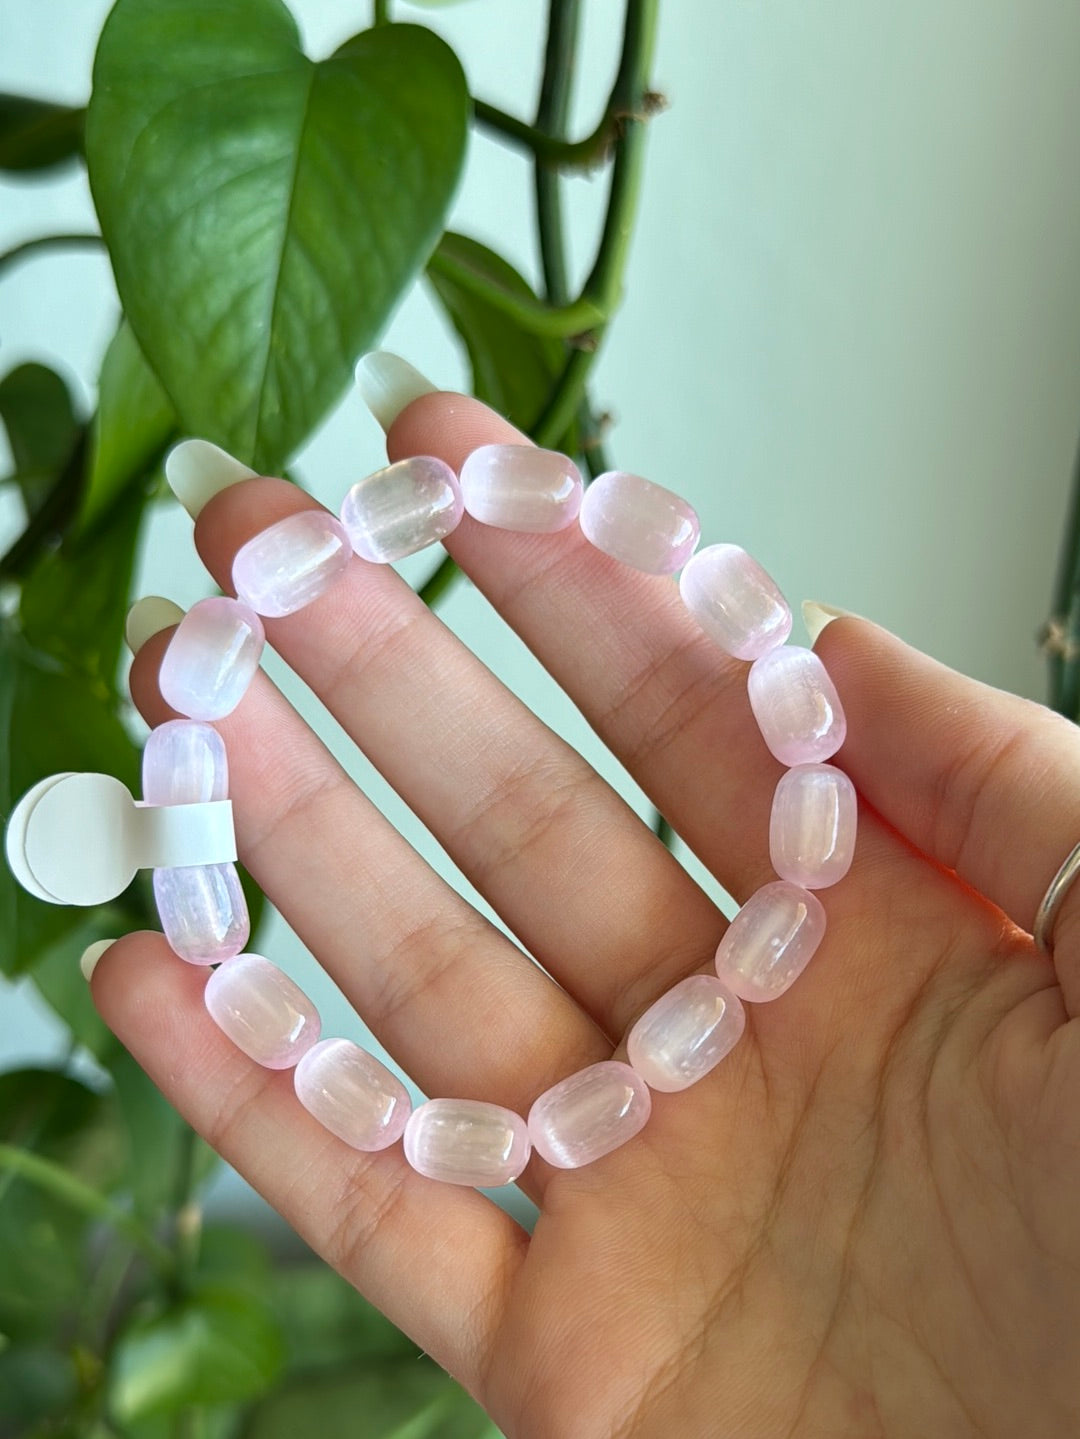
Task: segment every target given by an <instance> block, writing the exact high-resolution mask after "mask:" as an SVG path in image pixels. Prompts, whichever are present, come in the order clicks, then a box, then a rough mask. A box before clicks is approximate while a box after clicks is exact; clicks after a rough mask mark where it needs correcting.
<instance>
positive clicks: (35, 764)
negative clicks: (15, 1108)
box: [0, 627, 140, 974]
mask: <svg viewBox="0 0 1080 1439" xmlns="http://www.w3.org/2000/svg"><path fill="white" fill-rule="evenodd" d="M138 769H139V756H138V750H137V749H136V747H135V745H134V744H133V743H132V741H131V740H130V739H129V737H128V735H127V733H126V732H125V730H124V727H123V725H122V724H121V723H120V720H119V718H118V716H117V714H116V710H115V706H114V704H113V702H112V701H111V700H110V699H109V698H108V697H106V696H104V695H103V694H102V693H101V690H100V688H99V687H98V686H96V685H95V684H94V683H92V682H91V681H90V680H88V679H86V678H84V677H83V676H81V675H74V674H69V673H64V672H63V671H61V670H59V669H58V668H54V667H50V666H49V664H48V662H47V661H46V660H44V659H43V658H42V657H40V656H37V655H35V654H34V653H33V652H32V651H31V650H29V649H28V647H27V646H26V643H25V641H23V640H22V638H21V637H20V636H18V635H16V634H13V633H12V632H11V630H10V628H2V627H0V813H3V814H5V815H7V814H10V813H11V810H12V809H13V808H14V806H15V803H16V801H18V800H19V799H20V798H21V797H22V796H23V795H24V794H25V793H26V791H27V790H28V789H29V788H30V787H31V786H32V785H34V784H36V783H37V782H38V780H41V779H44V778H45V776H46V775H50V774H58V773H60V772H62V771H65V770H91V771H101V772H103V773H106V774H114V775H116V777H117V778H118V779H120V780H121V781H122V782H123V783H124V784H126V785H127V786H128V787H129V789H131V791H132V793H133V794H134V793H137V786H138ZM116 903H117V905H118V907H119V908H121V909H123V910H125V911H127V910H133V911H134V912H138V910H139V903H140V901H139V900H138V898H137V887H133V888H132V890H130V891H128V893H127V896H121V898H120V899H119V900H118V901H117V902H116ZM86 918H87V913H86V911H85V910H81V909H77V908H75V907H72V906H66V905H55V904H46V903H45V901H44V900H40V899H35V898H34V897H33V896H32V895H29V894H27V893H26V891H25V890H23V889H22V888H21V887H20V886H19V885H17V884H16V882H15V879H14V876H13V875H12V874H11V871H10V870H9V869H8V867H7V865H6V864H5V865H0V971H3V972H4V973H6V974H19V973H21V972H23V971H24V970H27V969H30V968H32V967H33V965H34V964H36V963H37V962H38V960H40V959H41V958H42V957H43V956H44V954H45V953H46V952H47V951H48V949H49V948H50V946H52V945H54V944H56V943H58V942H60V941H61V940H62V939H63V938H64V936H65V935H70V934H71V933H72V931H74V930H76V929H78V928H80V927H81V926H82V925H84V924H85V923H86Z"/></svg>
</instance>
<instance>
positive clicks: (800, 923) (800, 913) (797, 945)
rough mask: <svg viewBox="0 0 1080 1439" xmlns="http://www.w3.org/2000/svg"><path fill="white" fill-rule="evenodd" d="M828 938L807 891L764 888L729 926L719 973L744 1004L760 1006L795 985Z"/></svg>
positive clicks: (782, 884)
mask: <svg viewBox="0 0 1080 1439" xmlns="http://www.w3.org/2000/svg"><path fill="white" fill-rule="evenodd" d="M824 935H825V910H824V908H823V906H822V903H821V901H820V900H819V899H818V897H817V896H816V895H814V894H811V893H810V891H809V890H808V889H803V888H802V886H801V885H798V884H792V883H790V881H788V880H783V879H782V880H778V881H776V883H774V884H766V885H762V887H761V889H759V890H758V891H757V893H756V894H753V895H751V897H750V898H749V899H748V900H747V901H746V903H745V904H744V905H743V907H742V909H740V910H739V912H738V914H737V915H736V916H735V918H734V919H733V920H732V921H731V923H730V925H728V929H727V933H726V934H725V935H724V937H723V939H722V940H721V941H720V948H719V949H718V950H717V951H716V972H717V974H718V975H719V976H720V978H721V980H722V981H723V982H724V984H726V985H727V986H728V988H729V989H731V990H733V991H734V992H735V993H736V994H737V995H739V997H740V998H741V999H749V1000H753V1001H755V1002H756V1003H758V1004H760V1003H761V1002H762V1001H763V1000H766V999H776V997H777V996H778V995H781V994H783V993H784V990H785V989H787V988H788V987H789V986H790V985H792V984H794V982H795V980H796V979H798V977H799V975H800V974H802V972H803V970H804V969H805V968H806V966H807V965H808V964H809V962H810V960H811V959H812V957H813V955H814V951H815V950H816V949H817V947H818V945H819V944H820V943H821V941H822V939H823V937H824Z"/></svg>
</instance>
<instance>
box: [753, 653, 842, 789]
mask: <svg viewBox="0 0 1080 1439" xmlns="http://www.w3.org/2000/svg"><path fill="white" fill-rule="evenodd" d="M747 689H748V692H749V695H750V708H751V709H752V710H753V711H754V718H755V719H756V720H757V722H758V728H759V729H760V730H761V735H762V738H763V739H764V741H765V743H766V744H767V745H768V746H769V749H770V750H772V752H773V754H774V755H775V756H776V758H777V759H778V760H779V761H780V763H781V764H789V765H790V764H817V763H820V761H821V760H826V759H829V758H830V757H831V756H832V755H834V754H835V753H836V751H837V750H838V749H839V748H840V746H841V745H842V744H843V743H844V738H845V736H846V735H847V720H846V719H845V718H844V711H843V709H842V707H841V705H840V696H839V695H838V694H837V693H836V686H835V685H834V684H833V682H832V680H831V679H830V678H829V676H828V673H827V671H826V669H825V666H824V665H823V664H822V663H821V661H820V660H819V659H818V657H817V655H816V654H815V653H814V651H813V650H805V649H801V648H800V647H799V646H798V645H784V646H783V647H782V648H781V649H775V650H770V651H769V653H768V654H765V655H762V656H761V658H760V659H759V660H755V661H754V664H753V665H752V666H751V669H750V674H749V676H748V678H747Z"/></svg>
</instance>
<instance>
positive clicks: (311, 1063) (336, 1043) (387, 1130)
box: [293, 1039, 412, 1151]
mask: <svg viewBox="0 0 1080 1439" xmlns="http://www.w3.org/2000/svg"><path fill="white" fill-rule="evenodd" d="M293 1085H294V1087H295V1089H296V1097H297V1099H299V1101H300V1103H301V1104H302V1105H303V1106H304V1108H305V1109H306V1110H307V1112H308V1113H309V1114H311V1115H313V1116H314V1117H315V1118H316V1119H317V1120H318V1121H319V1123H320V1124H321V1125H323V1126H324V1128H326V1129H329V1131H330V1133H331V1134H336V1135H337V1137H338V1138H339V1139H343V1140H344V1141H345V1143H346V1144H349V1145H351V1146H352V1147H353V1149H363V1150H366V1151H373V1150H376V1149H387V1148H389V1146H390V1145H391V1144H393V1143H394V1142H395V1140H398V1139H400V1138H401V1135H402V1132H403V1131H404V1129H405V1122H406V1120H407V1119H408V1117H409V1111H410V1109H411V1108H412V1101H411V1100H410V1099H409V1091H408V1090H407V1089H406V1088H405V1086H404V1085H403V1084H402V1082H401V1080H400V1079H398V1077H397V1075H396V1074H392V1073H391V1072H390V1070H389V1069H387V1067H386V1065H385V1064H381V1063H380V1062H379V1060H377V1059H376V1058H375V1056H374V1055H373V1054H369V1053H368V1052H367V1050H366V1049H361V1048H360V1046H359V1045H358V1044H353V1042H352V1040H350V1039H323V1040H320V1041H319V1043H318V1044H315V1045H313V1046H312V1047H311V1048H310V1049H309V1050H308V1051H307V1053H306V1054H305V1055H304V1056H303V1058H302V1059H301V1060H300V1063H299V1064H298V1065H297V1066H296V1073H295V1074H294V1075H293Z"/></svg>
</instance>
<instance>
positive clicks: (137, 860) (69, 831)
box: [4, 773, 236, 905]
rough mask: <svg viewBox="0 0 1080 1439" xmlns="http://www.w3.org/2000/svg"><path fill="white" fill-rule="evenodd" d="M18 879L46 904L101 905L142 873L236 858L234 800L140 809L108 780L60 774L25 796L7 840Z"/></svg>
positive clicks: (14, 813)
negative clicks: (137, 873) (142, 871)
mask: <svg viewBox="0 0 1080 1439" xmlns="http://www.w3.org/2000/svg"><path fill="white" fill-rule="evenodd" d="M4 847H5V851H6V853H7V860H8V864H9V865H10V866H11V870H12V872H13V874H14V875H15V878H16V879H17V880H18V881H19V883H20V884H21V885H22V886H23V888H24V889H26V890H28V891H29V892H30V893H31V894H33V895H36V896H37V898H38V899H43V900H47V901H48V902H49V903H51V904H79V905H92V904H104V903H106V902H107V901H108V900H110V899H115V898H116V896H117V895H118V894H122V893H123V891H124V890H125V889H127V887H128V885H129V884H130V883H131V881H132V880H133V879H134V878H135V874H136V871H137V870H140V869H181V868H184V867H186V866H188V865H198V864H223V863H225V862H226V861H229V860H235V858H236V834H235V831H234V828H233V812H232V801H231V800H227V799H224V800H214V801H211V802H209V803H206V804H174V805H144V804H137V803H136V801H135V800H134V799H132V797H131V794H130V793H129V791H128V789H127V787H126V786H125V785H123V784H121V783H120V781H119V780H118V779H115V778H114V777H113V776H112V775H107V774H70V773H68V774H59V775H50V776H49V778H48V779H44V780H41V781H40V783H38V784H36V785H35V786H34V787H33V789H31V790H28V791H27V793H26V794H25V795H23V797H22V799H21V800H20V801H19V803H18V804H17V805H16V806H15V809H14V810H13V811H12V814H11V818H10V819H9V821H8V825H7V831H6V834H5V836H4Z"/></svg>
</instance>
